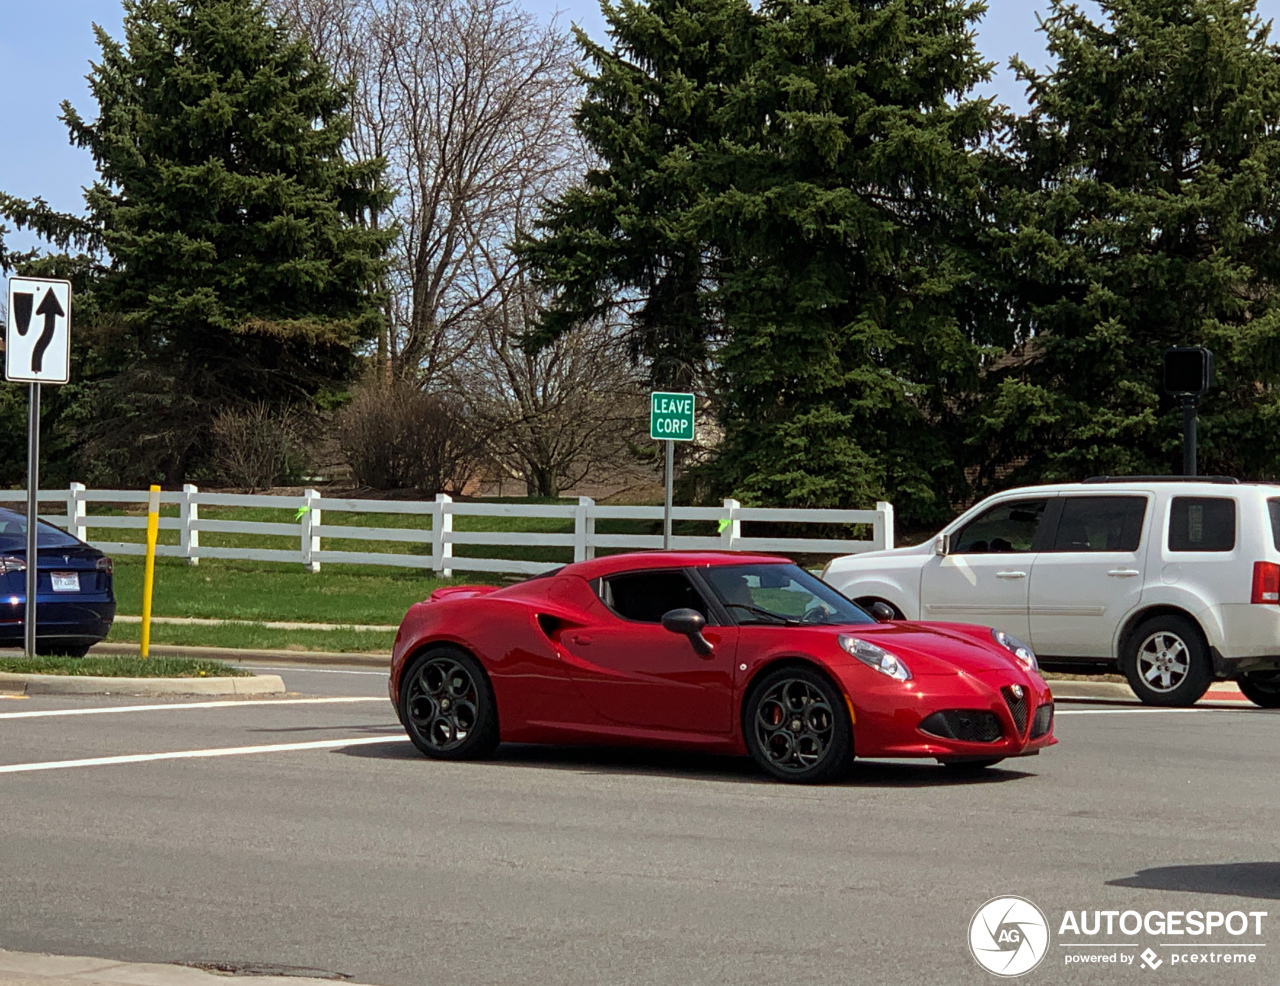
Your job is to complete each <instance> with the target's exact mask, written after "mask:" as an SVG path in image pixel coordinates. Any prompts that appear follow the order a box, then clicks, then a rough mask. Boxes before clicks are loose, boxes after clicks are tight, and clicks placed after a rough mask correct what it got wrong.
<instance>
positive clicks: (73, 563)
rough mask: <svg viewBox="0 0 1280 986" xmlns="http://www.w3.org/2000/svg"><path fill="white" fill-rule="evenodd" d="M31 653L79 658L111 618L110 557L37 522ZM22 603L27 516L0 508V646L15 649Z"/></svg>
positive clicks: (19, 641) (113, 605)
mask: <svg viewBox="0 0 1280 986" xmlns="http://www.w3.org/2000/svg"><path fill="white" fill-rule="evenodd" d="M36 547H37V553H38V554H39V556H40V564H39V570H38V571H39V582H38V583H37V585H38V588H37V590H36V650H37V651H38V652H39V653H41V654H66V655H69V656H71V657H84V655H85V654H86V653H87V652H88V650H89V648H90V647H91V646H92V645H94V644H96V643H97V642H98V641H99V640H101V639H102V638H103V637H105V636H106V635H107V632H108V631H109V630H110V629H111V622H112V620H114V619H115V616H116V597H115V593H114V592H113V591H112V586H111V559H110V558H108V557H107V556H106V555H104V554H103V553H102V552H101V551H99V550H98V549H97V548H94V547H91V546H90V545H87V544H85V543H84V542H83V541H81V540H79V539H78V538H73V537H72V536H71V535H70V534H68V533H66V531H62V530H59V529H58V528H56V527H54V526H53V525H52V524H46V523H45V522H44V521H40V524H39V527H38V529H37V531H36ZM26 602H27V518H26V517H25V516H23V515H22V514H18V513H14V512H13V511H12V510H6V509H4V508H3V507H0V647H21V646H22V631H23V624H22V621H23V617H24V615H25V613H24V610H25V609H26Z"/></svg>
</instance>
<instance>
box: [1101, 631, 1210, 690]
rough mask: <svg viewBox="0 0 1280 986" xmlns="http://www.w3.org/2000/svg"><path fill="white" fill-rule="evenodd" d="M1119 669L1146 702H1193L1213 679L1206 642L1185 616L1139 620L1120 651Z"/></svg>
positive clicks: (1207, 687) (1207, 688) (1130, 685)
mask: <svg viewBox="0 0 1280 986" xmlns="http://www.w3.org/2000/svg"><path fill="white" fill-rule="evenodd" d="M1120 669H1121V670H1122V671H1123V672H1124V676H1125V677H1126V678H1127V679H1128V680H1129V687H1130V688H1132V689H1133V691H1134V694H1136V695H1137V696H1138V698H1140V699H1141V700H1142V701H1143V702H1144V703H1146V704H1147V705H1162V706H1167V707H1170V706H1171V707H1185V706H1189V705H1195V704H1196V702H1198V701H1200V699H1201V698H1202V697H1203V695H1204V693H1205V692H1207V691H1208V690H1209V685H1210V683H1212V681H1213V664H1212V663H1211V662H1210V659H1209V646H1208V645H1207V644H1206V643H1205V641H1204V637H1203V635H1202V634H1201V633H1200V628H1199V627H1198V626H1196V625H1195V623H1193V622H1192V621H1191V620H1189V619H1188V618H1186V617H1185V616H1172V615H1171V616H1153V617H1152V618H1151V619H1149V620H1144V621H1143V622H1142V623H1141V624H1139V625H1138V627H1137V628H1136V629H1135V630H1134V631H1133V633H1131V634H1130V635H1129V639H1128V642H1127V644H1126V646H1125V651H1124V653H1123V654H1121V655H1120Z"/></svg>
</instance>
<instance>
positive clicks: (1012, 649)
mask: <svg viewBox="0 0 1280 986" xmlns="http://www.w3.org/2000/svg"><path fill="white" fill-rule="evenodd" d="M991 636H992V639H994V640H995V642H996V643H997V644H999V645H1000V646H1001V647H1003V648H1004V649H1005V650H1007V651H1008V652H1009V653H1010V654H1012V655H1013V656H1014V657H1016V658H1017V659H1018V663H1019V664H1021V665H1022V666H1023V667H1024V668H1026V669H1027V670H1028V671H1039V670H1040V662H1039V661H1037V660H1036V652H1035V651H1033V650H1032V649H1031V648H1030V647H1028V646H1027V645H1026V644H1024V643H1023V642H1022V641H1021V640H1019V639H1018V638H1017V637H1015V636H1014V635H1013V634H1011V633H1005V632H1004V631H1003V630H992V631H991Z"/></svg>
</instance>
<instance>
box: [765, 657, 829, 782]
mask: <svg viewBox="0 0 1280 986" xmlns="http://www.w3.org/2000/svg"><path fill="white" fill-rule="evenodd" d="M743 727H744V732H745V734H746V740H747V749H748V750H750V751H751V756H752V757H754V758H755V761H756V763H758V764H759V765H760V766H761V768H763V769H764V771H765V773H767V774H769V775H771V776H773V777H775V778H777V779H778V780H780V781H789V782H792V783H797V784H820V783H822V782H824V781H829V780H833V779H834V778H836V777H838V776H839V775H840V774H841V773H842V772H843V771H844V770H845V769H846V768H847V767H848V765H849V762H850V761H851V760H852V759H853V726H852V724H851V723H850V721H849V713H848V711H847V710H846V708H845V702H844V698H843V696H842V695H841V694H840V692H839V691H838V690H837V689H836V688H835V686H834V685H832V684H831V682H830V681H828V680H827V679H826V678H825V677H824V676H823V675H821V674H819V673H818V672H817V671H813V670H810V669H808V668H804V667H785V668H779V669H778V670H777V671H774V672H772V673H770V674H767V675H765V676H764V678H762V679H761V680H760V682H759V683H757V685H756V686H755V687H754V688H753V689H752V691H751V697H750V698H749V699H748V700H747V706H746V709H745V715H744V717H743Z"/></svg>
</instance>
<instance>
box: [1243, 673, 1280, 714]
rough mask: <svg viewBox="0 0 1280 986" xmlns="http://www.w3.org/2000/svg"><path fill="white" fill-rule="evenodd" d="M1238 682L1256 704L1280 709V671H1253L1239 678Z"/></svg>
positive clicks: (1246, 696) (1245, 694)
mask: <svg viewBox="0 0 1280 986" xmlns="http://www.w3.org/2000/svg"><path fill="white" fill-rule="evenodd" d="M1236 684H1237V685H1239V686H1240V691H1242V692H1243V693H1244V697H1245V698H1247V699H1248V700H1249V701H1250V702H1252V703H1253V704H1254V705H1260V706H1262V708H1264V709H1280V671H1251V672H1250V673H1249V674H1242V675H1241V676H1240V677H1239V678H1237V679H1236Z"/></svg>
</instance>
